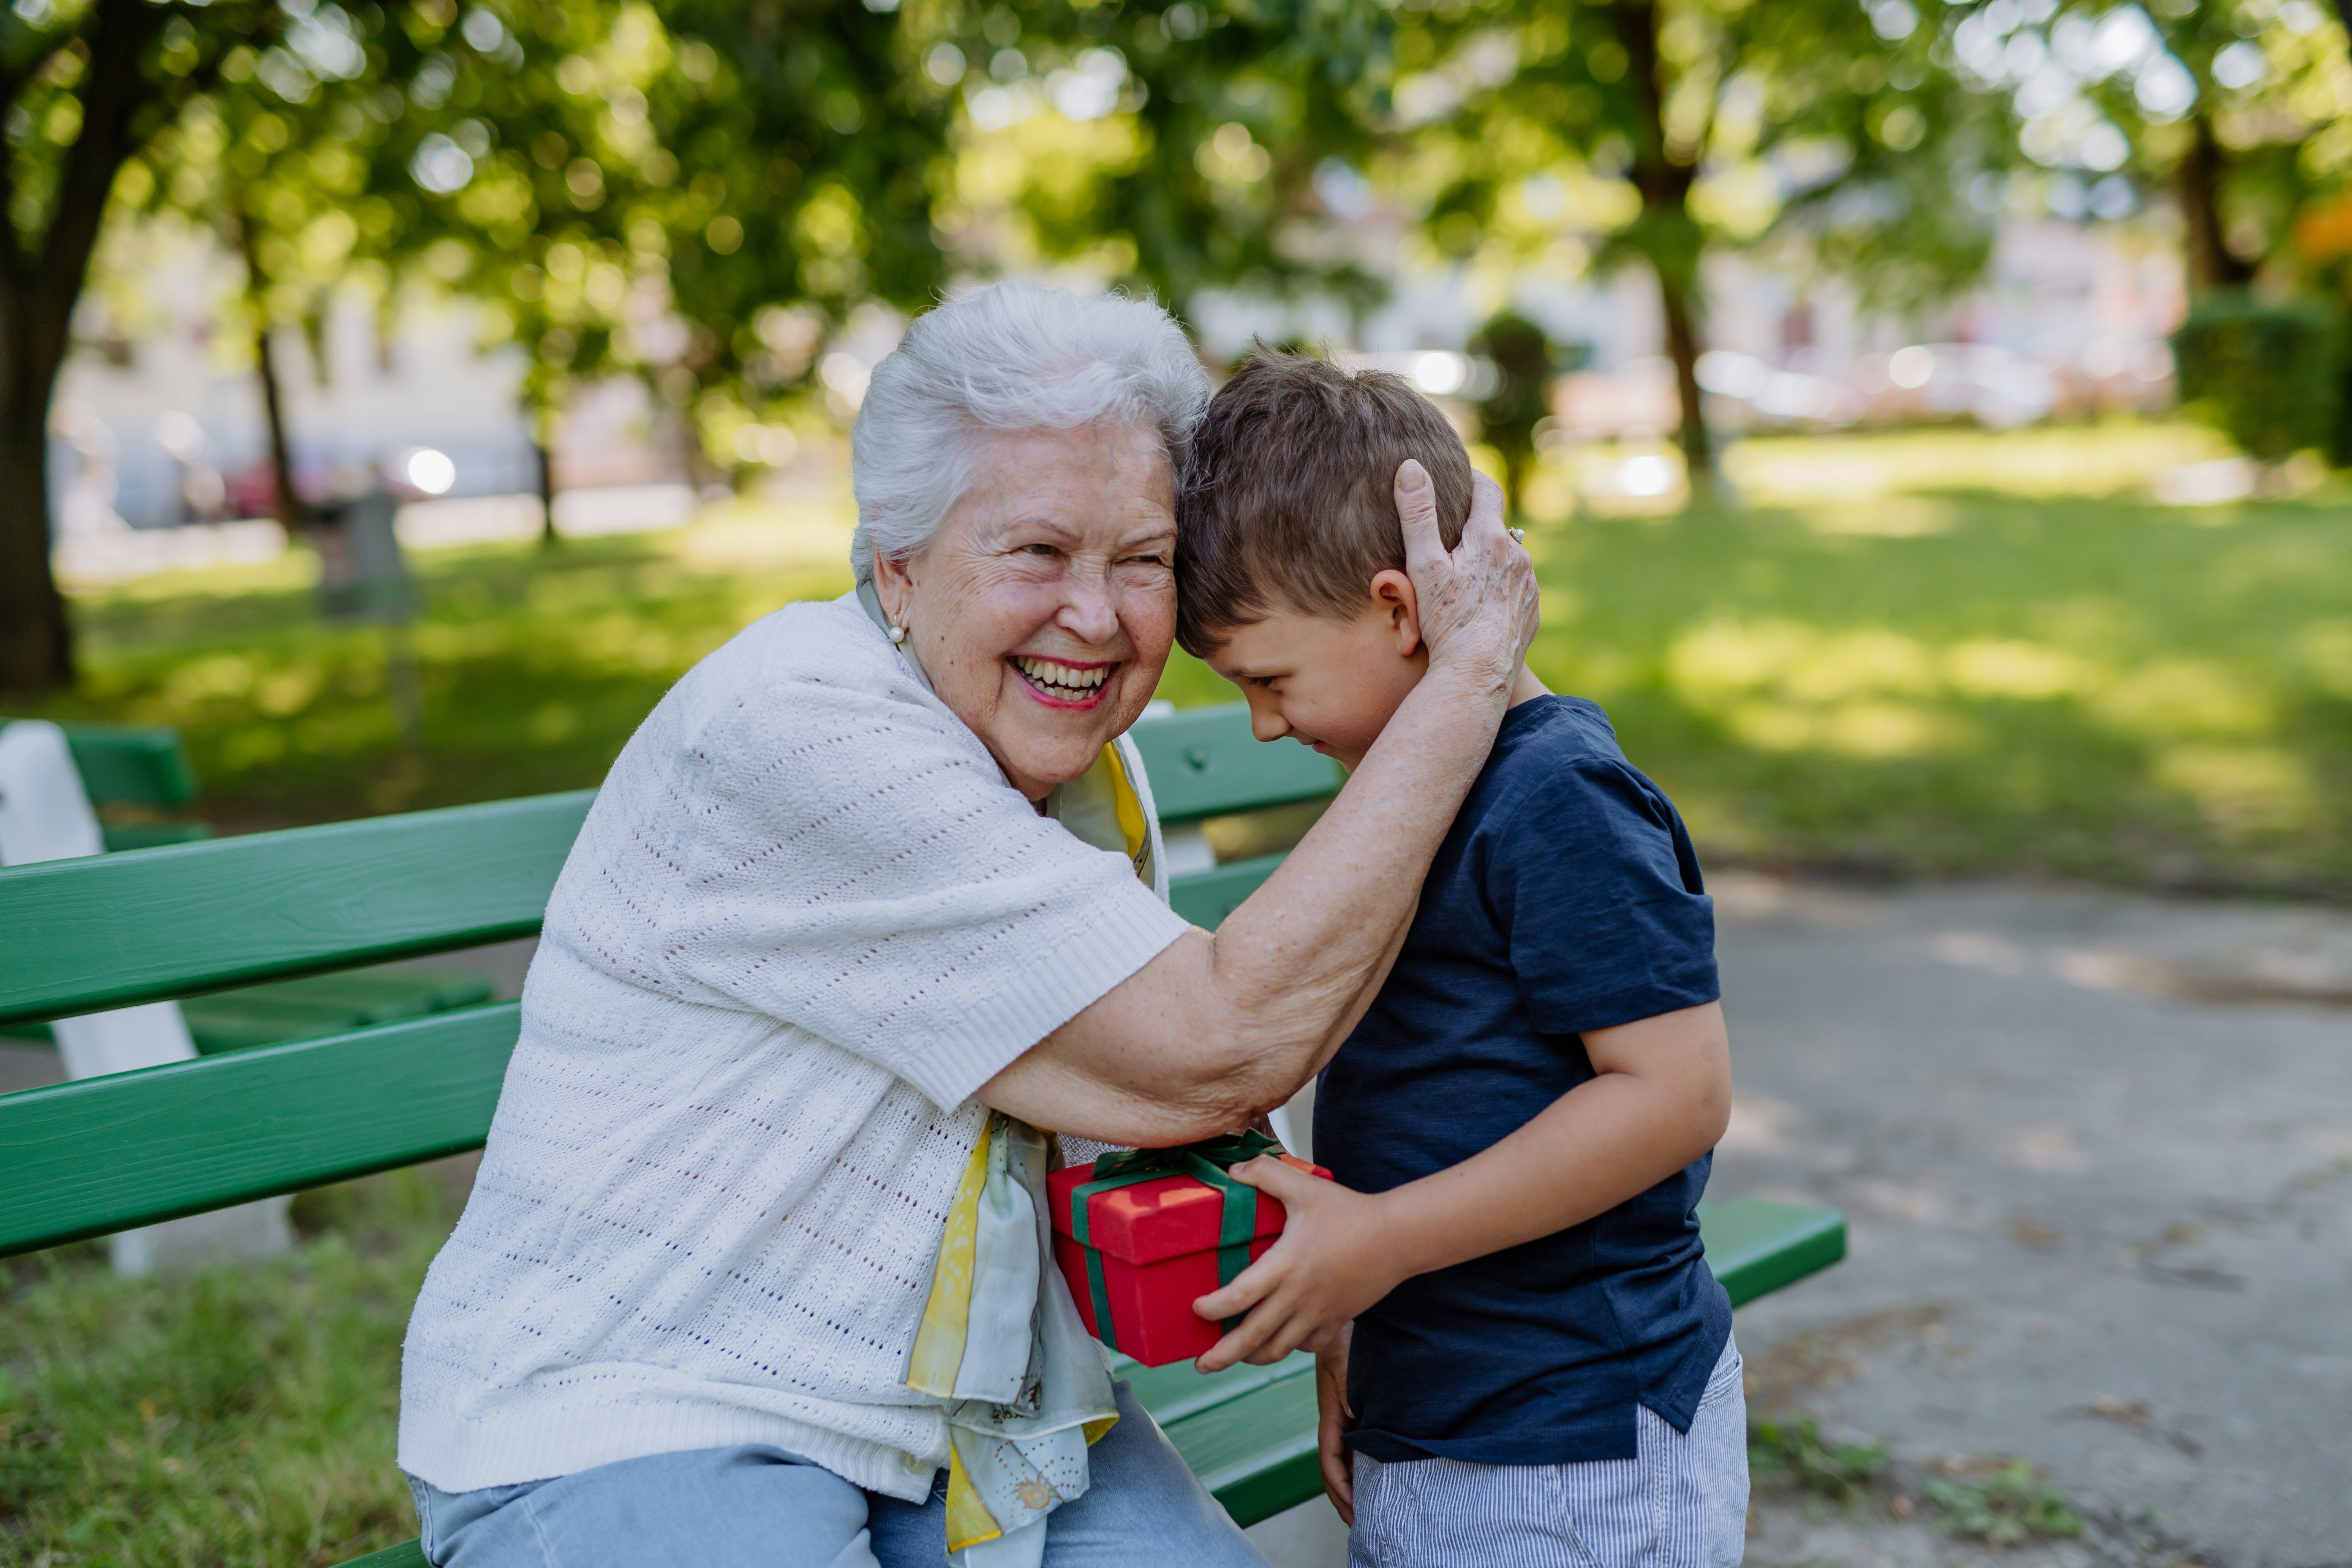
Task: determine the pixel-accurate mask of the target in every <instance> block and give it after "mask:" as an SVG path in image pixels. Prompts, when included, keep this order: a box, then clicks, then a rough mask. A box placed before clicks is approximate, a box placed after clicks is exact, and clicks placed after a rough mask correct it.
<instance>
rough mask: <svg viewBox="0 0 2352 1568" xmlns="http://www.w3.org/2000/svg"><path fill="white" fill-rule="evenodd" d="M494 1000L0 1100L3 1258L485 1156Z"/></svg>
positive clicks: (495, 1062)
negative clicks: (434, 1162) (424, 1164)
mask: <svg viewBox="0 0 2352 1568" xmlns="http://www.w3.org/2000/svg"><path fill="white" fill-rule="evenodd" d="M520 1020H521V1006H520V1004H518V1003H513V1002H499V1003H493V1004H491V1005H488V1006H484V1007H473V1008H467V1009H465V1010H464V1011H460V1012H453V1013H436V1014H434V1015H432V1016H429V1017H425V1018H419V1019H416V1020H415V1021H413V1022H410V1023H404V1024H384V1025H380V1026H377V1027H375V1028H372V1029H361V1030H357V1031H355V1032H353V1033H352V1034H348V1035H331V1036H329V1037H326V1038H324V1039H318V1040H302V1041H298V1042H296V1043H294V1044H292V1045H284V1046H264V1047H260V1048H258V1049H256V1050H249V1051H236V1052H232V1053H230V1054H229V1055H226V1056H219V1057H207V1058H203V1059H201V1060H197V1061H192V1062H175V1063H173V1064H172V1065H171V1066H169V1067H159V1068H144V1069H142V1070H141V1071H139V1072H127V1073H116V1074H113V1075H111V1076H110V1077H106V1078H92V1079H82V1080H80V1081H79V1082H77V1083H60V1084H53V1085H51V1086H50V1087H48V1088H47V1089H24V1090H21V1091H19V1092H17V1093H16V1094H11V1095H6V1096H0V1257H11V1256H14V1255H15V1254H16V1253H20V1252H33V1251H37V1250H38V1249H40V1248H42V1247H57V1246H59V1245H62V1244H63V1243H65V1242H68V1241H78V1240H80V1239H81V1238H82V1237H90V1236H104V1235H107V1234H109V1233H110V1232H113V1231H118V1230H123V1229H127V1228H129V1227H130V1226H137V1225H152V1224H153V1223H154V1222H156V1221H158V1220H165V1219H173V1218H176V1217H178V1216H179V1215H185V1214H196V1213H200V1212H202V1211H204V1210H205V1209H215V1208H223V1207H226V1206H227V1205H230V1204H237V1203H244V1202H247V1200H249V1199H253V1198H259V1197H268V1196H269V1195H270V1194H275V1193H290V1192H295V1191H298V1190H299V1189H301V1188H303V1187H312V1186H318V1185H320V1184H322V1183H326V1182H340V1181H344V1180H347V1179H348V1178H350V1177H352V1176H363V1175H366V1174H368V1173H370V1172H372V1171H384V1170H390V1169H393V1168H394V1167H395V1166H400V1165H413V1164H415V1163H418V1162H419V1161H423V1160H431V1159H436V1158H438V1157H439V1156H441V1155H444V1154H454V1153H457V1152H460V1151H463V1150H467V1149H473V1148H478V1147H479V1146H480V1145H481V1142H482V1140H483V1139H484V1138H486V1137H487V1136H488V1134H489V1128H490V1116H491V1113H492V1112H493V1111H494V1110H496V1109H497V1108H498V1102H499V1084H500V1083H501V1082H503V1081H504V1079H505V1077H506V1067H507V1058H508V1057H509V1056H510V1055H512V1054H513V1051H514V1043H515V1034H516V1030H517V1028H518V1027H519V1026H520Z"/></svg>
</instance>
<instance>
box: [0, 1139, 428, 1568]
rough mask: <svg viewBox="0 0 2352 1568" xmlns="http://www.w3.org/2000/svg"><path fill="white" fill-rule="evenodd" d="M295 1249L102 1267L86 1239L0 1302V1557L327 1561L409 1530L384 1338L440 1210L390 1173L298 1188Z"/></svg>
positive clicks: (201, 1566) (395, 1389)
mask: <svg viewBox="0 0 2352 1568" xmlns="http://www.w3.org/2000/svg"><path fill="white" fill-rule="evenodd" d="M295 1212H296V1217H297V1221H298V1224H300V1225H301V1226H302V1228H303V1229H305V1230H306V1231H310V1232H312V1233H313V1234H312V1236H311V1237H310V1239H309V1240H307V1241H306V1242H304V1244H303V1245H302V1246H301V1247H299V1250H298V1251H297V1252H296V1253H295V1254H294V1255H292V1256H291V1257H289V1258H283V1259H279V1260H274V1261H271V1262H268V1263H264V1264H236V1265H231V1266H226V1267H223V1268H214V1269H209V1270H206V1271H205V1272H204V1273H201V1274H196V1275H193V1276H187V1277H183V1278H177V1279H116V1278H114V1277H113V1275H111V1274H110V1273H109V1272H107V1271H106V1270H105V1268H103V1266H102V1262H101V1261H100V1258H101V1257H102V1255H100V1254H99V1252H98V1249H97V1248H95V1247H80V1248H68V1249H64V1250H62V1251H60V1252H58V1253H53V1254H45V1255H41V1256H39V1257H36V1258H30V1259H26V1260H24V1261H22V1262H20V1263H17V1264H16V1265H14V1266H12V1268H11V1270H10V1273H9V1275H8V1276H7V1282H8V1288H7V1289H6V1292H5V1296H0V1559H5V1561H7V1562H11V1563H65V1562H71V1563H85V1564H91V1565H94V1568H95V1565H122V1568H130V1565H133V1564H148V1563H184V1564H189V1565H191V1568H227V1565H229V1564H244V1563H283V1564H313V1563H340V1562H342V1561H344V1560H345V1559H347V1558H350V1557H352V1556H355V1555H358V1554H360V1553H362V1552H368V1551H372V1550H374V1549H376V1548H380V1547H383V1546H388V1545H391V1544H393V1543H394V1542H400V1541H404V1540H407V1539H409V1538H410V1537H412V1536H414V1535H415V1532H416V1521H415V1511H414V1509H413V1507H412V1505H411V1504H410V1502H409V1500H408V1497H407V1493H406V1490H405V1489H404V1487H403V1486H402V1484H401V1479H400V1472H399V1471H398V1469H397V1468H394V1464H393V1437H394V1425H395V1422H396V1420H397V1417H398V1410H399V1383H400V1341H401V1335H402V1333H403V1331H404V1328H405V1325H406V1323H407V1321H408V1312H409V1309H410V1307H411V1306H412V1305H413V1304H414V1302H415V1297H416V1291H417V1289H418V1287H419V1286H420V1285H421V1284H422V1282H423V1280H424V1276H425V1265H426V1263H427V1262H429V1261H430V1259H431V1258H432V1255H433V1252H434V1251H435V1249H436V1248H437V1247H438V1246H439V1245H440V1240H441V1237H443V1236H445V1235H446V1233H447V1229H448V1226H449V1224H450V1222H451V1221H452V1220H453V1219H454V1217H455V1214H454V1209H453V1207H452V1205H450V1203H449V1201H448V1199H447V1196H446V1194H445V1193H444V1191H443V1190H442V1184H441V1183H440V1182H438V1181H436V1177H435V1176H434V1174H433V1173H429V1172H426V1171H403V1172H397V1173H393V1174H391V1175H388V1176H379V1177H373V1178H370V1179H369V1180H368V1181H366V1182H364V1183H358V1184H352V1185H350V1186H347V1187H341V1188H330V1189H326V1190H325V1191H323V1192H320V1193H316V1194H305V1195H304V1196H303V1197H302V1198H301V1199H299V1200H298V1202H297V1204H296V1208H295Z"/></svg>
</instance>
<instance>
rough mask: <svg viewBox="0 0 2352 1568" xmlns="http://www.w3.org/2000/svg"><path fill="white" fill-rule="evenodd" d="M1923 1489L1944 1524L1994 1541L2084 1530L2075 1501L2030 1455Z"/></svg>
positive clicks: (2059, 1536)
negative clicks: (1983, 1472)
mask: <svg viewBox="0 0 2352 1568" xmlns="http://www.w3.org/2000/svg"><path fill="white" fill-rule="evenodd" d="M1927 1500H1928V1501H1929V1502H1930V1503H1932V1504H1934V1505H1935V1507H1936V1510H1937V1512H1939V1513H1941V1514H1942V1515H1943V1519H1942V1521H1941V1523H1942V1524H1943V1526H1944V1528H1946V1529H1947V1530H1949V1531H1951V1532H1952V1533H1953V1534H1955V1535H1965V1536H1972V1537H1974V1538H1975V1539H1977V1540H1979V1541H1983V1542H1989V1543H1990V1544H1991V1545H1994V1546H2021V1545H2023V1544H2024V1543H2025V1542H2029V1541H2069V1540H2072V1539H2073V1538H2074V1537H2075V1536H2078V1535H2080V1534H2082V1533H2083V1519H2082V1516H2081V1515H2080V1514H2078V1513H2076V1512H2075V1511H2074V1504H2073V1503H2072V1502H2070V1501H2069V1500H2067V1497H2066V1494H2065V1493H2064V1492H2063V1491H2061V1490H2059V1489H2058V1488H2057V1487H2055V1486H2053V1485H2052V1484H2051V1482H2050V1481H2049V1480H2048V1479H2045V1478H2044V1477H2043V1476H2042V1473H2041V1472H2040V1471H2039V1470H2037V1469H2035V1468H2034V1467H2033V1462H2032V1460H2030V1459H2011V1461H2010V1462H2009V1463H2008V1464H2006V1465H2004V1466H2002V1467H2001V1468H2000V1469H1999V1470H1997V1471H1995V1472H1994V1473H1993V1474H1991V1475H1990V1476H1985V1477H1981V1478H1979V1479H1969V1480H1942V1481H1929V1482H1928V1483H1927Z"/></svg>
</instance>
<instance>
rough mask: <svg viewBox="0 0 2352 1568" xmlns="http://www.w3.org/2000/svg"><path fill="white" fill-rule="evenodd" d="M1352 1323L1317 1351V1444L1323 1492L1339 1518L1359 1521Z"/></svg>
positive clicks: (1342, 1328) (1351, 1525)
mask: <svg viewBox="0 0 2352 1568" xmlns="http://www.w3.org/2000/svg"><path fill="white" fill-rule="evenodd" d="M1354 1338H1355V1330H1354V1328H1353V1326H1352V1325H1347V1326H1343V1327H1341V1329H1340V1330H1339V1332H1338V1333H1337V1334H1335V1335H1333V1336H1332V1343H1331V1348H1330V1349H1328V1350H1324V1351H1318V1352H1316V1354H1315V1416H1316V1419H1315V1446H1316V1449H1317V1451H1318V1454H1317V1457H1318V1458H1320V1459H1321V1460H1322V1461H1323V1491H1324V1494H1325V1495H1326V1496H1328V1498H1329V1499H1330V1500H1331V1506H1332V1507H1333V1508H1335V1509H1337V1510H1339V1521H1340V1522H1341V1523H1342V1524H1346V1525H1348V1526H1349V1527H1351V1528H1352V1527H1353V1526H1354V1524H1355V1522H1356V1468H1355V1461H1354V1459H1353V1458H1350V1457H1349V1453H1348V1428H1349V1426H1350V1425H1351V1424H1353V1422H1354V1421H1355V1419H1356V1413H1355V1412H1354V1411H1353V1410H1351V1409H1349V1407H1348V1347H1349V1344H1350V1343H1351V1342H1353V1340H1354Z"/></svg>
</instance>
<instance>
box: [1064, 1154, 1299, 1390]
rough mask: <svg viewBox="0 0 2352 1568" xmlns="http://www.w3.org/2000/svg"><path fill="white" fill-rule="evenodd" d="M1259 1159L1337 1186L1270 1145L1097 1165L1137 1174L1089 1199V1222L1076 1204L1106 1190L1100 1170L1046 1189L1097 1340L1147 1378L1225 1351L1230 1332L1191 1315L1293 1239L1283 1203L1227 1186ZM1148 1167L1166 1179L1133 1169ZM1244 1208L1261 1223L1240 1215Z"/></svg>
mask: <svg viewBox="0 0 2352 1568" xmlns="http://www.w3.org/2000/svg"><path fill="white" fill-rule="evenodd" d="M1195 1151H1205V1152H1208V1153H1210V1154H1212V1155H1213V1158H1204V1157H1203V1155H1202V1152H1195ZM1259 1152H1265V1153H1275V1154H1279V1155H1280V1158H1281V1159H1282V1161H1283V1162H1284V1163H1286V1164H1290V1165H1295V1166H1297V1168H1298V1169H1300V1170H1302V1171H1307V1172H1310V1173H1313V1174H1315V1175H1318V1176H1320V1177H1322V1178H1323V1179H1324V1180H1325V1181H1327V1182H1328V1181H1329V1180H1330V1179H1331V1173H1330V1172H1328V1171H1327V1170H1325V1169H1323V1167H1322V1166H1320V1165H1310V1164H1308V1163H1307V1162H1306V1161H1304V1160H1300V1159H1297V1158H1296V1157H1295V1156H1292V1155H1289V1154H1281V1152H1280V1145H1278V1144H1276V1143H1274V1142H1273V1141H1272V1140H1270V1139H1265V1138H1263V1137H1262V1136H1260V1137H1259V1138H1257V1139H1256V1141H1255V1143H1254V1144H1246V1145H1238V1146H1237V1145H1236V1144H1235V1143H1234V1141H1231V1140H1227V1139H1217V1140H1213V1142H1211V1143H1209V1144H1204V1145H1195V1146H1194V1149H1193V1151H1186V1150H1175V1149H1171V1150H1147V1151H1141V1152H1140V1155H1141V1160H1140V1162H1139V1158H1138V1155H1137V1154H1115V1155H1106V1156H1104V1158H1103V1159H1102V1160H1101V1161H1099V1162H1097V1163H1099V1164H1103V1165H1109V1166H1113V1167H1119V1166H1122V1165H1124V1166H1128V1167H1130V1168H1129V1169H1128V1170H1126V1171H1124V1172H1123V1173H1120V1174H1114V1175H1113V1176H1112V1177H1110V1178H1109V1179H1110V1180H1121V1178H1122V1175H1123V1177H1124V1180H1123V1181H1122V1184H1120V1185H1118V1186H1113V1187H1109V1188H1108V1189H1107V1190H1098V1191H1096V1192H1092V1193H1089V1194H1086V1195H1085V1197H1084V1199H1083V1202H1084V1205H1085V1207H1084V1209H1083V1212H1081V1211H1080V1210H1078V1209H1076V1208H1075V1207H1074V1206H1073V1203H1074V1200H1075V1199H1076V1198H1077V1194H1078V1193H1079V1189H1081V1188H1083V1187H1086V1186H1087V1185H1088V1184H1091V1183H1093V1182H1094V1181H1095V1180H1096V1177H1095V1166H1094V1165H1091V1164H1089V1165H1075V1166H1071V1167H1069V1168H1067V1169H1065V1170H1060V1171H1055V1172H1054V1173H1052V1174H1050V1175H1048V1176H1047V1177H1046V1178H1045V1193H1046V1199H1047V1202H1048V1203H1049V1204H1050V1205H1052V1207H1053V1211H1054V1212H1053V1220H1054V1261H1055V1263H1056V1264H1057V1265H1059V1266H1060V1268H1061V1270H1062V1278H1063V1279H1066V1280H1068V1281H1069V1284H1070V1295H1071V1296H1072V1297H1073V1298H1074V1299H1075V1300H1076V1302H1077V1304H1078V1315H1079V1316H1080V1317H1081V1318H1084V1319H1085V1320H1086V1324H1087V1329H1088V1330H1089V1331H1092V1332H1093V1334H1094V1336H1095V1338H1097V1339H1098V1340H1100V1341H1102V1342H1103V1343H1105V1344H1107V1345H1108V1346H1110V1348H1111V1349H1113V1350H1115V1351H1118V1352H1120V1353H1122V1354H1124V1355H1129V1356H1132V1357H1133V1358H1135V1359H1136V1360H1137V1361H1139V1362H1141V1363H1143V1364H1144V1365H1145V1366H1165V1365H1167V1364H1168V1363H1171V1362H1176V1361H1187V1360H1190V1359H1192V1357H1194V1356H1197V1355H1200V1354H1201V1353H1202V1352H1204V1351H1206V1350H1208V1349H1209V1347H1210V1346H1212V1345H1213V1344H1215V1343H1216V1342H1217V1341H1218V1339H1219V1338H1220V1337H1222V1336H1223V1332H1224V1331H1223V1328H1221V1327H1220V1326H1219V1325H1218V1324H1217V1323H1215V1322H1213V1321H1211V1320H1210V1319H1207V1318H1203V1317H1202V1316H1200V1315H1199V1314H1198V1313H1196V1312H1194V1311H1193V1310H1192V1303H1193V1302H1194V1301H1196V1300H1200V1298H1202V1297H1203V1296H1206V1295H1208V1294H1209V1293H1210V1292H1211V1291H1213V1290H1214V1289H1217V1288H1218V1287H1219V1286H1220V1285H1222V1284H1223V1283H1225V1282H1226V1281H1228V1280H1230V1279H1233V1277H1234V1275H1236V1274H1239V1273H1240V1272H1241V1271H1242V1270H1243V1269H1244V1268H1247V1267H1248V1266H1249V1264H1250V1263H1252V1262H1254V1261H1255V1260H1256V1259H1257V1258H1261V1257H1263V1256H1265V1250H1266V1248H1267V1247H1272V1246H1273V1245H1274V1238H1275V1237H1277V1236H1279V1235H1281V1234H1282V1226H1283V1220H1284V1217H1285V1216H1284V1214H1283V1209H1282V1205H1281V1204H1279V1203H1277V1202H1276V1201H1275V1199H1274V1196H1273V1194H1269V1193H1261V1192H1258V1191H1256V1190H1255V1188H1252V1187H1248V1186H1244V1185H1243V1184H1240V1183H1238V1182H1233V1181H1231V1180H1230V1179H1229V1178H1223V1167H1224V1166H1226V1165H1229V1164H1234V1163H1241V1161H1243V1160H1246V1159H1249V1158H1252V1157H1254V1156H1255V1154H1257V1153H1259ZM1188 1154H1190V1156H1191V1157H1190V1158H1187V1157H1186V1156H1187V1155H1188ZM1236 1155H1237V1156H1238V1157H1235V1156H1236ZM1137 1163H1156V1164H1159V1165H1160V1166H1161V1167H1162V1172H1161V1173H1148V1174H1147V1173H1143V1172H1139V1171H1136V1170H1134V1169H1132V1168H1131V1167H1132V1166H1134V1165H1135V1164H1137ZM1204 1169H1205V1171H1206V1172H1208V1173H1213V1174H1215V1175H1216V1176H1218V1177H1220V1178H1223V1184H1222V1185H1215V1184H1211V1183H1210V1182H1209V1181H1206V1180H1203V1179H1202V1172H1203V1171H1204ZM1228 1189H1231V1191H1229V1190H1228ZM1239 1194H1247V1197H1246V1199H1244V1198H1243V1197H1241V1196H1240V1195H1239ZM1244 1202H1246V1203H1247V1204H1248V1205H1250V1206H1251V1209H1252V1211H1253V1212H1251V1213H1247V1214H1244V1213H1242V1212H1241V1205H1243V1204H1244ZM1229 1204H1230V1205H1233V1209H1234V1212H1233V1213H1231V1214H1229V1213H1228V1205H1229ZM1106 1313H1107V1314H1108V1318H1109V1321H1108V1323H1106V1322H1104V1321H1102V1319H1103V1316H1104V1315H1105V1314H1106Z"/></svg>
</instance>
